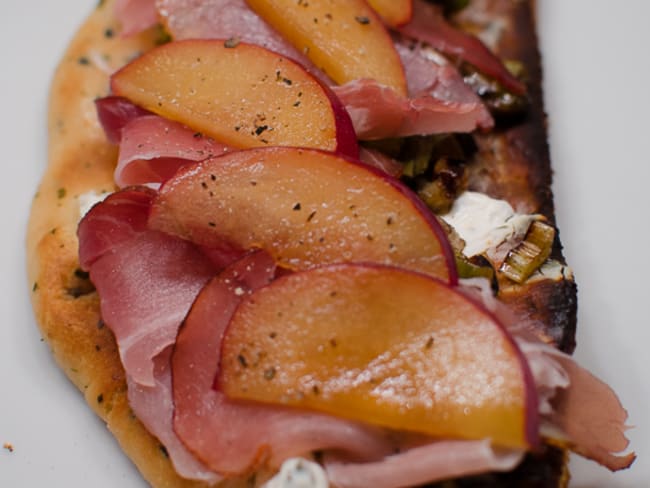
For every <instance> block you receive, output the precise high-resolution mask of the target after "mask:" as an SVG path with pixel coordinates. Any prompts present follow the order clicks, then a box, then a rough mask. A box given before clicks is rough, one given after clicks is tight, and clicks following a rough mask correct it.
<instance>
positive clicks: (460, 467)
mask: <svg viewBox="0 0 650 488" xmlns="http://www.w3.org/2000/svg"><path fill="white" fill-rule="evenodd" d="M522 457H523V453H522V452H521V451H515V450H498V449H494V448H493V447H491V446H490V442H489V441H486V440H482V441H450V440H443V441H439V442H433V443H430V444H426V445H424V446H419V447H414V448H412V449H409V450H407V451H405V452H403V453H399V454H393V455H391V456H387V457H386V458H384V459H382V460H379V461H375V462H369V463H344V462H340V461H328V462H326V464H325V467H326V471H327V476H328V478H329V480H330V482H331V483H332V484H334V485H335V486H337V487H339V488H365V487H368V486H372V487H373V488H395V487H400V486H416V485H422V484H425V483H431V482H434V481H441V480H446V479H451V478H455V477H459V476H468V475H472V474H478V473H485V472H487V471H509V470H511V469H513V468H514V467H515V466H517V465H518V464H519V462H520V461H521V459H522Z"/></svg>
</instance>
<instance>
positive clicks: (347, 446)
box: [172, 252, 392, 475]
mask: <svg viewBox="0 0 650 488" xmlns="http://www.w3.org/2000/svg"><path fill="white" fill-rule="evenodd" d="M273 274H274V264H273V261H272V260H271V259H270V257H269V256H268V255H267V254H265V253H261V252H258V253H254V254H252V255H249V256H248V257H247V258H244V259H243V260H241V261H238V262H237V264H236V265H235V266H233V267H231V268H229V269H228V270H226V271H225V272H224V273H222V274H221V275H220V276H219V277H217V278H216V279H214V280H213V281H211V282H210V284H209V285H208V286H207V287H206V288H205V289H204V290H203V291H202V292H201V295H199V297H198V298H197V300H196V302H195V303H194V306H193V307H192V310H191V312H190V314H189V315H188V317H187V320H186V321H185V324H184V326H183V328H182V329H181V331H180V333H179V336H178V339H177V342H176V346H175V349H174V354H173V357H172V375H173V384H174V392H173V395H174V405H175V407H176V409H175V414H174V429H175V431H176V433H177V434H178V436H179V437H180V438H181V439H182V440H183V442H184V443H185V445H186V446H187V447H188V448H189V449H190V450H191V451H192V452H193V453H194V454H195V455H196V456H197V457H198V458H199V459H200V460H201V461H202V462H204V463H205V464H206V465H207V466H209V467H210V468H211V469H213V470H214V471H216V472H218V473H220V474H224V475H236V474H241V473H245V472H248V471H250V470H252V469H255V468H257V467H260V466H262V465H269V466H271V467H276V468H277V467H278V466H279V465H280V464H281V463H282V462H283V461H284V460H285V459H286V458H288V457H292V456H297V455H301V454H308V453H310V452H311V451H314V450H325V449H334V450H340V451H343V452H346V453H348V455H350V456H354V457H356V458H361V459H373V458H374V459H376V458H380V457H383V456H385V455H386V454H388V453H389V452H390V451H391V448H392V444H391V442H390V440H389V438H388V436H387V435H385V434H384V433H383V431H382V430H380V429H375V428H372V427H364V426H362V425H359V424H357V423H355V422H350V421H346V420H341V419H336V418H333V417H328V416H325V415H320V414H314V413H308V412H301V411H295V410H291V409H284V408H280V407H272V406H262V405H255V404H247V403H239V402H234V401H231V400H228V399H227V398H226V397H225V396H224V395H223V394H222V393H220V392H219V391H216V390H214V389H213V388H212V387H213V381H214V377H215V374H216V371H217V368H218V366H219V350H220V347H221V338H222V336H223V332H224V330H225V327H226V326H227V325H228V322H229V320H230V316H231V315H232V313H233V312H234V310H235V308H236V307H237V305H238V303H239V301H240V300H241V297H243V296H244V295H246V294H248V293H250V291H251V290H253V289H255V288H258V287H260V286H261V285H263V284H264V283H265V282H267V281H269V280H270V279H272V277H273Z"/></svg>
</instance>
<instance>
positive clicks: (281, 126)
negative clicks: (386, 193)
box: [111, 40, 358, 157]
mask: <svg viewBox="0 0 650 488" xmlns="http://www.w3.org/2000/svg"><path fill="white" fill-rule="evenodd" d="M111 89H112V91H113V93H114V94H115V95H119V96H122V97H125V98H128V99H129V100H131V101H132V102H133V103H135V104H137V105H139V106H141V107H143V108H145V109H147V110H150V111H151V112H154V113H156V114H158V115H161V116H163V117H166V118H168V119H172V120H176V121H178V122H181V123H183V124H185V125H187V126H188V127H191V128H192V129H194V130H196V131H197V132H200V133H202V134H205V135H207V136H210V137H212V138H213V139H216V140H217V141H219V142H221V143H223V144H227V145H229V146H232V147H236V148H250V147H260V146H261V147H264V146H278V145H283V146H304V147H314V148H319V149H326V150H331V151H340V152H342V153H345V154H348V155H350V156H353V157H354V156H356V155H357V154H358V146H357V141H356V135H355V133H354V129H353V127H352V122H351V121H350V117H349V116H348V114H347V112H346V111H345V108H344V107H343V105H342V104H341V102H340V101H338V99H337V98H336V96H335V95H334V94H333V93H332V92H331V90H330V89H329V88H328V87H326V86H324V85H323V84H321V83H320V82H319V81H318V80H317V79H316V78H314V77H313V76H312V75H311V74H309V73H308V72H307V71H305V70H304V69H303V68H302V67H301V66H300V65H299V64H297V63H295V62H294V61H292V60H290V59H288V58H286V57H283V56H281V55H279V54H276V53H273V52H271V51H268V50H266V49H264V48H262V47H259V46H254V45H250V44H244V43H237V41H233V40H227V41H223V40H186V41H178V42H172V43H168V44H165V45H163V46H159V47H157V48H155V49H153V50H151V51H149V52H147V53H145V54H144V55H142V56H141V57H139V58H137V59H136V60H135V61H132V62H131V63H129V64H128V65H126V66H125V67H124V68H122V69H121V70H120V71H118V72H117V73H115V74H114V75H113V76H112V78H111Z"/></svg>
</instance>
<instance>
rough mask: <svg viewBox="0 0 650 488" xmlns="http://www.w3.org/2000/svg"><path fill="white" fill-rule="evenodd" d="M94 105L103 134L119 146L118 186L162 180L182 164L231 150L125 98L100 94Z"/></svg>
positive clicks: (116, 171) (162, 181)
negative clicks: (102, 96)
mask: <svg viewBox="0 0 650 488" xmlns="http://www.w3.org/2000/svg"><path fill="white" fill-rule="evenodd" d="M95 106H96V109H97V115H98V118H99V120H100V123H101V124H102V128H103V129H104V133H105V134H106V137H107V138H108V140H109V141H110V142H111V143H113V144H119V146H120V149H119V156H118V161H117V167H116V168H115V174H114V179H115V183H116V184H117V185H118V186H119V187H121V188H124V187H126V186H130V185H142V184H151V183H153V184H161V183H164V182H165V181H167V180H168V179H169V178H170V177H171V176H173V175H174V173H176V171H178V170H179V169H180V168H182V167H183V166H187V165H189V164H192V163H193V162H196V161H203V160H204V159H208V158H212V157H215V156H219V155H221V154H224V153H225V152H228V151H230V150H232V148H230V147H229V146H227V145H225V144H222V143H220V142H217V141H215V140H214V139H212V138H210V137H206V136H204V135H203V134H201V133H200V132H196V131H194V130H192V129H190V128H189V127H187V126H185V125H183V124H181V123H179V122H174V121H172V120H169V119H165V118H163V117H159V116H157V115H154V114H152V113H151V112H149V111H147V110H145V109H143V108H141V107H138V106H137V105H134V104H133V103H131V102H130V101H129V100H127V99H125V98H121V97H116V96H109V97H104V98H100V99H98V100H96V101H95Z"/></svg>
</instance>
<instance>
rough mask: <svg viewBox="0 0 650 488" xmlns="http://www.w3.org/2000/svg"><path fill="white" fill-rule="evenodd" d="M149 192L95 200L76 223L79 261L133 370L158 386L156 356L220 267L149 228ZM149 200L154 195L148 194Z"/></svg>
mask: <svg viewBox="0 0 650 488" xmlns="http://www.w3.org/2000/svg"><path fill="white" fill-rule="evenodd" d="M150 198H151V192H149V191H146V190H127V191H125V192H122V193H117V194H115V195H112V196H111V197H109V198H108V199H106V200H105V201H104V202H102V203H100V204H98V205H95V206H94V207H93V208H92V209H91V211H90V212H89V213H88V214H87V215H86V217H85V218H84V219H83V220H82V221H81V223H80V225H79V238H80V256H81V262H82V266H84V268H85V269H87V270H88V271H89V272H90V279H91V280H92V282H93V283H94V284H95V287H96V288H97V291H98V293H99V296H100V298H101V300H100V307H101V314H102V318H103V320H104V321H105V322H106V324H107V325H108V326H109V327H110V328H111V330H112V331H113V333H114V334H115V338H116V340H117V343H118V346H119V352H120V357H121V359H122V364H123V365H124V368H125V370H126V371H127V373H128V374H129V376H130V377H131V378H132V379H133V380H134V381H135V382H136V383H139V384H142V385H145V386H154V385H155V378H154V367H153V361H152V359H153V357H154V356H156V355H157V354H158V353H160V352H161V351H162V350H163V349H165V348H166V347H167V346H169V345H171V344H173V343H174V339H175V337H176V333H177V330H178V327H179V325H180V323H181V321H182V320H183V318H184V317H185V314H186V313H187V310H189V308H190V305H191V304H192V302H193V300H194V298H195V297H196V295H197V294H198V292H199V291H200V289H201V288H202V287H203V285H204V284H205V283H206V282H207V281H208V279H209V278H210V277H212V276H214V274H215V273H216V271H217V270H216V268H215V266H214V264H213V262H212V260H211V259H209V258H208V257H206V256H205V255H204V254H203V253H202V252H201V251H200V250H199V249H198V248H197V247H195V246H194V245H193V244H192V243H190V242H187V241H183V240H181V239H178V238H175V237H172V236H169V235H166V234H163V233H160V232H156V231H151V230H148V229H147V228H146V224H145V223H146V217H147V215H148V212H149V206H148V205H146V203H145V202H146V201H147V199H150ZM149 201H150V200H149Z"/></svg>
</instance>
